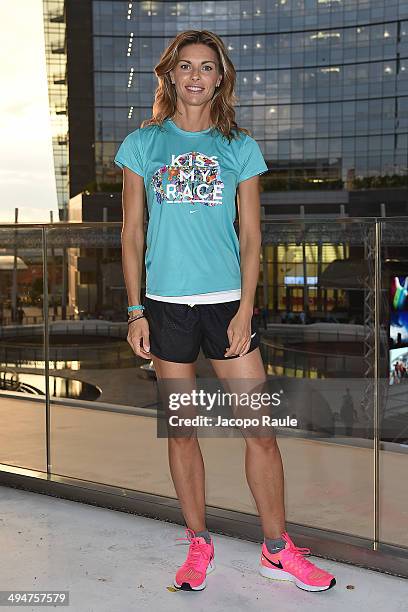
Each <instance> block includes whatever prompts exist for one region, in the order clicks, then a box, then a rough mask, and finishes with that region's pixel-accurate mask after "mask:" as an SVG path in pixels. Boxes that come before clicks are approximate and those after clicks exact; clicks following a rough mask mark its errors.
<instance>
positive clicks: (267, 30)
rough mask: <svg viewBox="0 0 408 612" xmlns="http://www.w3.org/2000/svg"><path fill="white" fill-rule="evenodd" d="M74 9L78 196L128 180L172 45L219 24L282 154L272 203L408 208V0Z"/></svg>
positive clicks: (95, 3) (261, 134)
mask: <svg viewBox="0 0 408 612" xmlns="http://www.w3.org/2000/svg"><path fill="white" fill-rule="evenodd" d="M51 4H52V3H51V1H50V0H44V6H45V7H47V8H48V9H49V8H50V6H51ZM54 4H55V7H56V8H57V5H60V4H61V2H54ZM56 12H57V13H58V12H59V13H61V11H60V10H59V8H58V11H56ZM62 13H63V11H62ZM50 14H51V13H50ZM65 20H66V42H65V49H66V50H67V62H68V64H67V74H68V110H69V140H70V155H69V157H70V161H71V164H70V171H69V178H70V185H71V192H70V195H71V197H72V196H73V195H76V193H78V192H79V191H81V190H82V189H86V188H88V189H91V190H93V189H97V190H99V191H109V190H110V189H114V186H115V184H116V189H118V183H120V181H121V173H120V170H119V169H118V168H116V167H115V166H114V164H113V157H114V154H115V152H116V150H117V147H118V145H119V143H120V142H121V141H122V140H123V138H124V137H125V136H126V134H128V133H129V132H131V131H132V130H134V129H136V128H138V127H139V126H140V123H141V122H142V121H143V119H146V118H147V117H150V115H151V107H152V103H153V95H154V90H155V87H156V78H155V75H154V73H153V68H154V65H155V64H156V63H157V62H158V60H159V58H160V55H161V53H162V51H163V49H164V48H165V47H166V45H167V44H168V43H169V41H170V40H171V39H172V38H173V37H174V36H175V35H176V34H177V33H178V32H181V31H183V30H187V29H209V30H212V31H214V32H215V33H217V34H219V35H220V36H221V37H222V38H223V40H224V42H225V44H226V46H227V48H228V49H229V53H230V57H231V59H232V61H233V63H234V65H235V67H236V70H237V95H238V105H237V109H236V111H237V113H236V115H237V121H238V124H239V125H241V126H243V127H246V128H248V129H249V130H250V131H251V134H252V136H253V137H254V138H255V139H256V140H257V141H258V143H259V144H260V146H261V148H262V151H263V153H264V156H265V158H266V160H267V162H268V166H269V173H267V174H266V175H264V176H263V177H262V186H263V193H262V203H263V205H264V206H265V210H266V211H267V213H269V214H298V213H299V207H300V206H302V205H303V206H304V207H305V212H306V213H318V214H322V213H323V214H326V213H327V214H331V213H333V214H338V213H339V211H340V210H343V212H346V214H358V215H377V214H380V203H384V204H386V212H387V214H405V213H406V211H407V210H408V204H407V187H408V176H407V166H408V3H407V2H406V1H405V0H388V1H387V2H385V0H274V1H267V0H254V1H252V0H246V1H238V0H231V1H228V0H226V1H221V0H217V1H216V2H204V1H189V2H169V1H161V2H149V1H143V2H123V1H120V0H82V1H81V2H80V3H78V2H76V1H74V0H65ZM46 30H47V26H46ZM56 46H58V45H56ZM63 48H64V46H61V44H59V46H58V49H59V50H60V51H61V50H62V49H63ZM70 48H71V51H72V52H71V53H70ZM79 48H80V52H79V51H78V49H79ZM58 49H57V50H58ZM47 53H48V60H49V62H50V60H54V58H55V49H54V51H53V50H52V49H50V48H48V49H47ZM59 57H60V58H61V57H62V55H61V54H60V55H59ZM64 57H65V56H64ZM54 72H55V71H53V73H54ZM57 77H58V78H57V81H58V82H62V78H60V77H61V75H59V76H58V75H57ZM51 85H52V86H53V87H54V88H55V79H54V81H53V83H51ZM63 86H64V85H61V87H63ZM71 117H72V121H71ZM85 132H86V133H85ZM55 146H56V145H55ZM57 148H58V147H57ZM79 158H81V159H79ZM60 165H61V164H59V165H58V168H57V167H56V173H58V172H60V169H59V166H60Z"/></svg>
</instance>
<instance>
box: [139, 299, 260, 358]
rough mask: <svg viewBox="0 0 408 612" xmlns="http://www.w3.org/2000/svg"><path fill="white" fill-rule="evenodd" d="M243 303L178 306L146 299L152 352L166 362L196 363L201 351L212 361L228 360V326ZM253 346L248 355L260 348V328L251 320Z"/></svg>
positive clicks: (253, 319) (146, 314)
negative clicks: (226, 353)
mask: <svg viewBox="0 0 408 612" xmlns="http://www.w3.org/2000/svg"><path fill="white" fill-rule="evenodd" d="M239 305H240V300H234V301H232V302H221V303H218V304H195V305H194V306H189V305H188V304H176V303H174V302H162V301H160V300H152V299H151V298H148V297H147V296H145V297H144V307H145V310H144V314H145V316H146V318H147V321H148V323H149V332H150V352H151V353H152V354H153V355H155V356H156V357H159V358H160V359H165V360H166V361H175V362H177V363H193V362H195V361H196V359H197V357H198V354H199V352H200V347H201V348H202V351H203V353H204V355H205V357H207V358H210V359H234V358H235V357H239V355H231V356H230V357H225V356H224V353H225V351H226V349H227V348H228V347H229V340H228V335H227V329H228V325H229V323H230V321H231V319H232V318H233V317H234V315H235V314H236V313H237V311H238V308H239ZM251 336H252V337H251V344H250V345H249V349H248V350H247V353H250V352H251V351H253V350H254V349H255V348H256V347H257V346H259V329H258V324H257V323H256V321H255V317H254V316H252V318H251Z"/></svg>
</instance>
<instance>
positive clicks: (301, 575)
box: [259, 531, 336, 591]
mask: <svg viewBox="0 0 408 612" xmlns="http://www.w3.org/2000/svg"><path fill="white" fill-rule="evenodd" d="M282 538H283V539H284V540H285V541H286V546H285V548H284V549H283V550H281V551H279V552H278V553H275V554H271V553H270V552H269V551H268V549H267V548H266V544H265V542H264V543H263V545H262V554H261V562H260V568H259V571H260V574H261V575H262V576H265V577H266V578H274V579H275V580H290V581H291V582H294V583H295V584H296V586H297V587H299V588H300V589H303V590H304V591H327V590H328V589H331V588H332V587H334V585H335V584H336V579H335V577H334V576H333V575H332V574H329V572H326V571H325V570H323V569H320V568H319V567H317V565H314V564H313V563H311V561H309V560H308V559H305V557H304V555H308V554H310V549H309V548H299V547H298V546H295V545H294V543H293V542H292V540H291V539H290V537H289V535H288V533H287V532H286V531H285V533H283V534H282Z"/></svg>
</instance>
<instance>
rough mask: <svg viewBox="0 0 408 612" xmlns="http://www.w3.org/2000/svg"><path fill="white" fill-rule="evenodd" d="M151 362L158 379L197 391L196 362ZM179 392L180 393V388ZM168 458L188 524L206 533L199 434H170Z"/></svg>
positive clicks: (154, 359)
mask: <svg viewBox="0 0 408 612" xmlns="http://www.w3.org/2000/svg"><path fill="white" fill-rule="evenodd" d="M152 359H153V364H154V368H155V370H156V375H157V378H158V379H159V378H160V379H172V378H176V379H182V387H183V389H182V390H183V392H184V391H185V390H186V388H187V387H188V386H191V388H194V385H195V382H196V372H195V363H177V362H174V361H165V360H163V359H159V358H158V357H155V356H154V355H152ZM162 382H163V381H162ZM169 384H171V383H170V382H169ZM176 390H179V389H178V385H177V388H176ZM180 391H181V389H180ZM168 456H169V466H170V473H171V477H172V479H173V483H174V488H175V490H176V494H177V497H178V499H179V501H180V504H181V509H182V512H183V516H184V520H185V522H186V525H187V527H189V528H190V529H192V530H193V531H204V530H205V529H206V525H205V471H204V462H203V457H202V454H201V449H200V445H199V443H198V440H197V437H196V435H195V434H194V433H193V434H192V435H190V436H185V437H172V436H171V435H169V437H168Z"/></svg>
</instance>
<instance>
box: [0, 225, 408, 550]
mask: <svg viewBox="0 0 408 612" xmlns="http://www.w3.org/2000/svg"><path fill="white" fill-rule="evenodd" d="M262 225H263V246H262V256H261V261H260V276H259V285H258V288H257V294H256V304H257V305H258V306H259V307H260V313H259V330H260V333H261V354H262V358H263V361H264V365H265V371H266V373H267V375H268V379H270V380H273V381H274V383H277V384H279V386H280V387H281V388H282V390H284V392H285V393H286V397H287V403H286V407H287V408H288V409H289V410H291V412H294V413H296V416H297V420H298V426H297V427H296V428H295V429H293V430H289V429H284V428H282V429H281V430H279V446H280V449H281V453H282V458H283V463H284V467H285V486H286V510H287V519H288V520H289V521H291V522H293V523H297V524H301V525H306V526H310V527H317V528H319V529H326V530H329V531H331V532H336V533H342V534H350V535H355V536H359V537H364V538H367V539H368V540H370V541H372V542H374V543H379V542H380V543H381V542H384V543H387V544H392V545H396V546H399V547H408V530H407V527H406V526H407V508H408V492H407V487H405V486H403V483H404V477H405V476H404V475H405V470H406V469H407V468H408V409H407V392H406V391H407V384H408V375H407V371H408V291H407V290H408V280H406V279H408V241H407V239H406V236H407V234H408V218H402V219H395V218H390V219H364V218H362V219H349V218H341V219H339V220H336V219H333V220H324V219H312V220H307V219H300V220H281V219H280V220H279V221H263V222H262ZM0 245H1V248H2V255H1V257H2V258H3V262H4V263H3V266H2V268H1V269H2V276H1V278H2V283H1V293H2V295H1V298H2V299H1V300H0V303H1V307H0V308H1V311H0V317H1V328H0V329H1V344H0V347H1V348H0V350H1V358H2V359H1V360H2V366H1V396H0V400H1V403H0V418H1V424H2V427H1V431H2V444H1V446H0V462H1V463H2V464H3V469H7V466H14V467H18V468H24V469H27V470H36V471H39V472H43V473H46V474H50V475H53V476H61V477H67V478H76V479H81V480H82V481H84V482H90V483H93V485H95V484H96V485H98V484H100V485H110V486H114V487H118V488H126V489H131V490H134V491H142V492H145V493H151V494H155V495H164V496H168V497H173V498H174V497H175V492H174V488H173V484H172V480H171V476H170V472H169V470H168V467H167V441H166V440H165V439H164V438H160V437H158V436H157V428H156V418H155V417H156V414H157V409H158V407H159V403H160V401H159V391H158V385H157V380H156V376H155V371H154V368H153V364H152V363H150V362H149V361H146V360H143V359H141V358H139V357H137V356H135V355H134V353H133V351H132V350H131V348H130V345H129V344H128V343H127V340H126V337H127V330H128V327H127V323H126V318H127V314H126V307H127V303H128V302H127V293H126V288H125V284H124V279H123V274H122V264H121V225H120V224H119V223H105V224H104V223H89V224H86V223H75V224H50V225H44V226H42V225H23V224H21V225H20V224H18V225H7V226H6V225H4V226H0ZM44 279H45V281H46V282H44ZM143 280H144V279H143ZM265 305H267V309H265ZM197 375H198V376H199V377H203V378H204V377H206V376H212V375H213V374H211V373H210V374H209V368H208V362H206V361H205V360H204V359H203V356H202V355H201V354H200V357H199V360H198V362H197ZM201 446H202V450H203V455H204V459H205V462H206V470H207V482H208V487H207V503H208V504H209V505H210V506H216V507H218V508H225V509H226V510H237V511H241V512H247V513H251V514H256V508H255V505H254V502H253V499H252V497H251V495H250V492H249V489H248V487H247V485H246V483H245V478H244V477H243V474H244V441H243V440H242V438H240V437H231V438H229V439H226V438H223V439H220V438H218V439H217V438H208V437H207V438H203V439H202V440H201Z"/></svg>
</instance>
